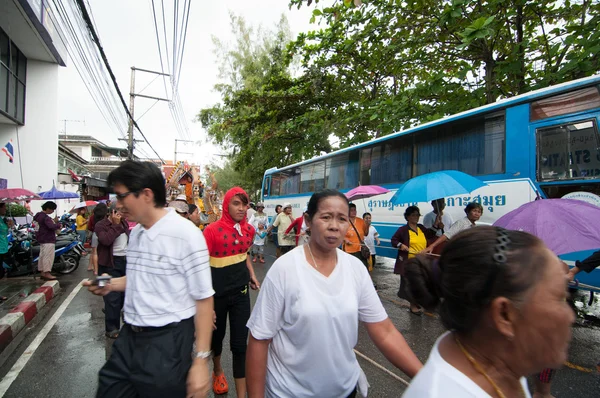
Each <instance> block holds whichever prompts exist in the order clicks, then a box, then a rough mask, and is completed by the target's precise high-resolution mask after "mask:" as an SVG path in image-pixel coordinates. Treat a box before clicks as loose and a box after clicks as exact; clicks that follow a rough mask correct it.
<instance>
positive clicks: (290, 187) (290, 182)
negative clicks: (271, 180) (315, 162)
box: [279, 167, 301, 195]
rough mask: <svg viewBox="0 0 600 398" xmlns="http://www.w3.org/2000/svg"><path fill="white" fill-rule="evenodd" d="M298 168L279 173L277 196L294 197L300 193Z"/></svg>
mask: <svg viewBox="0 0 600 398" xmlns="http://www.w3.org/2000/svg"><path fill="white" fill-rule="evenodd" d="M300 172H301V171H300V168H299V167H296V168H295V169H292V170H286V171H285V172H283V173H281V181H280V183H279V195H295V194H297V193H299V192H300Z"/></svg>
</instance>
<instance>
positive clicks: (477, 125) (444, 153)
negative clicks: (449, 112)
mask: <svg viewBox="0 0 600 398" xmlns="http://www.w3.org/2000/svg"><path fill="white" fill-rule="evenodd" d="M504 125H505V121H504V112H502V113H500V114H495V115H488V116H486V117H485V118H477V119H471V120H468V121H465V122H460V123H453V124H447V125H445V126H443V127H437V128H433V129H431V130H429V131H427V132H425V133H423V134H419V135H418V136H417V139H416V147H417V149H416V152H417V159H416V166H417V167H416V169H417V170H416V173H417V175H421V174H426V173H431V172H434V171H440V170H459V171H462V172H464V173H467V174H471V175H485V174H497V173H502V172H504V146H505V143H504V140H505V133H504Z"/></svg>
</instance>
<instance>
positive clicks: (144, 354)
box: [96, 317, 194, 398]
mask: <svg viewBox="0 0 600 398" xmlns="http://www.w3.org/2000/svg"><path fill="white" fill-rule="evenodd" d="M193 343H194V318H193V317H192V318H188V319H185V320H183V321H181V322H178V323H174V324H170V325H167V326H163V327H161V328H146V329H143V330H142V331H138V332H135V331H134V328H132V326H131V325H127V324H126V325H125V326H123V330H121V333H119V337H117V340H115V343H114V344H113V347H112V353H111V355H110V358H109V359H108V361H106V364H104V366H103V367H102V369H100V374H99V382H98V391H97V393H96V397H97V398H129V397H132V398H133V397H144V398H146V397H148V398H154V397H156V398H159V397H185V394H186V381H187V374H188V371H189V370H190V367H191V366H192V346H193Z"/></svg>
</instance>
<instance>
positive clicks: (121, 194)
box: [115, 191, 140, 200]
mask: <svg viewBox="0 0 600 398" xmlns="http://www.w3.org/2000/svg"><path fill="white" fill-rule="evenodd" d="M139 192H140V191H127V192H123V193H117V194H115V196H116V197H117V199H121V200H123V199H125V198H126V197H128V196H129V195H131V194H134V195H135V194H138V193H139Z"/></svg>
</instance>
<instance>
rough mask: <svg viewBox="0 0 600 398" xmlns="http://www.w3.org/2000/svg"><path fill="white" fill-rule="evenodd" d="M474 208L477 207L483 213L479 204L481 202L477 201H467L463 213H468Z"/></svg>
mask: <svg viewBox="0 0 600 398" xmlns="http://www.w3.org/2000/svg"><path fill="white" fill-rule="evenodd" d="M474 209H479V210H481V212H482V213H483V206H482V205H481V203H477V202H471V203H469V204H468V205H467V207H465V213H467V214H469V213H470V212H471V210H474Z"/></svg>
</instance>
